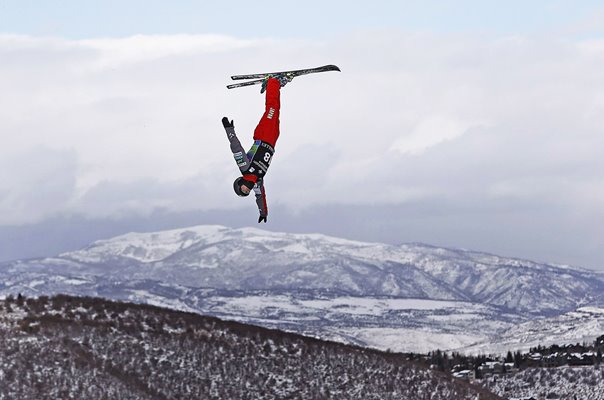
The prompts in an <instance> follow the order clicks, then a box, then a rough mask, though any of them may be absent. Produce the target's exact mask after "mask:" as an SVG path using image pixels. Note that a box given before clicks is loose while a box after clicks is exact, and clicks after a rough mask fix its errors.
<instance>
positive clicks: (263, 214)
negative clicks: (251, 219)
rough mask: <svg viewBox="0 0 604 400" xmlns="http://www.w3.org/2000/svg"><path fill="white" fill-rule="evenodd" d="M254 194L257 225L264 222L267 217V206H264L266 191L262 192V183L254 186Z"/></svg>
mask: <svg viewBox="0 0 604 400" xmlns="http://www.w3.org/2000/svg"><path fill="white" fill-rule="evenodd" d="M254 194H255V195H256V205H257V206H258V212H259V213H260V216H259V217H258V223H260V222H262V221H264V223H266V218H267V217H268V206H267V205H266V191H265V190H264V182H259V183H257V184H256V186H254Z"/></svg>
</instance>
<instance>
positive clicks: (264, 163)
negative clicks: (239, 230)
mask: <svg viewBox="0 0 604 400" xmlns="http://www.w3.org/2000/svg"><path fill="white" fill-rule="evenodd" d="M292 78H293V77H292V76H291V75H288V74H276V75H274V76H269V77H268V78H267V79H265V82H263V84H262V89H261V93H263V92H266V101H265V109H264V114H263V115H262V118H261V119H260V122H259V123H258V125H257V126H256V129H255V130H254V144H253V145H252V148H251V149H250V150H249V151H248V152H247V153H246V152H245V151H244V149H243V146H242V145H241V142H240V141H239V139H238V138H237V135H236V134H235V125H234V123H233V120H230V121H229V119H228V118H227V117H224V118H222V125H223V126H224V129H225V131H226V134H227V138H228V139H229V142H230V144H231V151H232V152H233V156H234V157H235V162H236V163H237V166H238V167H239V170H240V171H241V176H240V177H238V178H237V179H235V182H233V189H234V190H235V193H236V194H237V195H238V196H241V197H246V196H248V195H249V194H250V192H251V191H252V190H253V191H254V194H255V196H256V205H257V206H258V212H259V213H260V216H259V217H258V223H260V222H264V223H266V218H267V217H268V206H267V204H266V191H265V188H264V177H265V176H266V171H267V170H268V167H269V166H270V165H271V160H272V158H273V154H275V145H276V144H277V139H279V111H280V108H281V88H282V87H283V86H285V85H286V84H287V83H288V82H290V81H291V79H292Z"/></svg>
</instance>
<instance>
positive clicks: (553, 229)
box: [0, 0, 604, 269]
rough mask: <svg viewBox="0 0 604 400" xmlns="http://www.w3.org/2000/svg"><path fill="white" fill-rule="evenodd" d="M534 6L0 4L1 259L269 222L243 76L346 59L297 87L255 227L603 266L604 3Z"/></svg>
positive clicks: (257, 107) (287, 99)
mask: <svg viewBox="0 0 604 400" xmlns="http://www.w3.org/2000/svg"><path fill="white" fill-rule="evenodd" d="M526 3H528V2H524V1H522V2H521V1H508V2H501V1H373V2H363V5H359V4H357V5H352V6H351V5H349V4H348V3H347V2H344V1H334V2H324V1H323V2H318V1H305V2H302V3H299V4H298V5H296V4H295V3H291V2H289V3H284V4H283V5H280V6H279V7H276V6H275V3H274V2H263V1H260V2H244V1H241V2H239V1H232V2H220V3H219V2H202V1H173V2H166V1H131V0H130V1H128V0H122V1H84V0H79V1H75V0H73V1H72V0H64V1H24V0H20V1H12V0H10V1H6V0H0V134H1V136H2V139H3V140H2V146H0V239H2V240H3V241H4V245H1V244H0V259H7V258H11V257H17V256H31V255H41V254H37V253H36V251H30V252H28V251H26V250H25V249H26V248H36V249H38V250H37V251H38V252H41V251H42V250H41V249H44V251H47V252H50V253H52V252H53V251H55V250H56V251H59V250H62V249H67V248H70V247H74V246H79V245H81V244H82V243H80V242H81V241H82V240H83V239H82V238H83V236H82V235H81V229H76V228H74V229H71V230H70V229H68V227H73V226H74V224H78V223H81V224H85V225H86V227H87V232H88V233H87V235H88V236H86V239H89V238H90V239H91V240H92V239H95V238H97V237H102V236H103V235H108V234H114V233H121V232H122V231H128V230H137V229H154V228H160V227H171V226H186V225H187V224H188V223H206V222H207V223H224V224H225V225H229V226H248V225H256V224H255V222H256V218H257V217H256V213H257V211H256V209H255V205H254V203H253V200H251V199H240V198H237V197H236V196H235V195H234V193H233V191H232V184H231V183H232V181H233V179H234V178H235V177H236V173H237V169H236V166H235V164H234V161H233V160H232V157H231V154H230V151H229V148H228V142H227V140H226V137H225V134H224V131H223V129H222V126H221V123H220V120H221V118H222V116H229V117H231V118H233V119H234V120H235V127H236V129H237V132H238V134H239V135H240V137H241V139H242V140H243V141H245V142H246V143H247V144H249V143H251V136H252V131H253V129H254V127H255V124H256V123H257V121H258V119H259V117H260V115H261V113H262V111H263V101H264V99H263V96H261V95H260V94H259V91H258V88H257V87H254V88H241V89H237V90H227V89H226V88H225V85H227V84H229V83H230V82H229V77H230V75H233V74H238V73H254V72H263V71H272V70H279V69H292V68H301V67H314V66H319V65H323V64H337V65H339V66H340V67H341V69H342V73H335V72H330V73H325V74H320V75H313V76H307V77H300V78H297V79H295V80H294V81H293V82H292V83H290V84H289V85H288V86H286V87H285V88H284V89H283V93H282V112H281V131H282V134H281V137H280V139H279V143H278V144H277V146H276V150H277V151H276V154H275V159H274V162H273V163H272V165H271V169H270V173H269V175H268V178H267V179H266V185H267V191H268V196H269V208H271V215H270V216H269V224H267V225H264V224H263V225H262V228H267V229H278V230H283V231H296V232H299V231H303V232H324V233H328V234H337V235H340V236H346V237H351V238H356V239H362V240H375V241H384V242H389V243H399V242H403V241H422V242H427V243H431V244H436V245H444V246H453V247H465V248H472V249H475V250H483V251H489V252H494V253H499V254H503V255H508V256H518V257H525V258H531V259H534V260H537V261H548V262H558V263H567V264H574V265H582V266H586V267H592V268H599V269H604V253H603V252H602V247H603V246H602V244H603V242H604V228H603V227H604V160H603V157H602V152H603V150H602V149H604V29H603V27H604V6H599V5H598V3H601V2H596V1H581V2H572V1H532V2H530V4H528V5H527V4H526ZM158 212H159V213H161V221H162V222H161V223H156V224H154V223H153V218H154V216H157V215H158V214H157V213H158ZM184 215H186V216H188V217H187V218H183V216H184ZM235 216H236V217H235ZM171 218H172V219H171ZM74 221H76V222H74ZM77 221H80V222H77ZM91 221H92V222H91ZM95 221H96V222H95ZM127 221H130V222H127ZM132 221H138V222H136V223H135V222H132ZM141 221H145V222H144V223H142V222H141ZM170 221H172V223H170ZM50 225H53V226H54V225H61V229H58V228H56V229H58V230H60V231H61V232H62V235H61V240H57V238H53V239H52V240H53V241H54V242H57V243H59V242H60V244H57V245H56V246H55V247H52V246H42V245H40V241H43V240H44V239H43V238H42V239H40V235H41V232H42V236H44V235H43V233H44V232H48V230H49V228H48V227H49V226H50ZM82 226H84V225H82ZM108 226H112V227H113V228H111V229H109V228H107V227H108ZM95 227H99V228H98V232H96V231H95ZM16 232H19V234H16ZM28 232H29V233H30V234H31V235H29V234H28ZM95 232H96V233H95ZM28 235H29V236H28ZM16 238H18V239H16ZM34 238H35V239H34ZM48 240H50V239H48ZM34 241H35V243H34ZM7 243H8V244H7Z"/></svg>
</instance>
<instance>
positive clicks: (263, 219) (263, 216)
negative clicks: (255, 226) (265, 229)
mask: <svg viewBox="0 0 604 400" xmlns="http://www.w3.org/2000/svg"><path fill="white" fill-rule="evenodd" d="M262 221H264V223H265V224H266V215H261V216H260V217H258V223H261V222H262Z"/></svg>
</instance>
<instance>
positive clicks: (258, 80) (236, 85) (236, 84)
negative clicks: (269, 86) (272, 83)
mask: <svg viewBox="0 0 604 400" xmlns="http://www.w3.org/2000/svg"><path fill="white" fill-rule="evenodd" d="M262 82H264V78H263V79H256V80H253V81H249V82H240V83H233V84H232V85H227V89H235V88H238V87H244V86H252V85H261V84H262Z"/></svg>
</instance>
